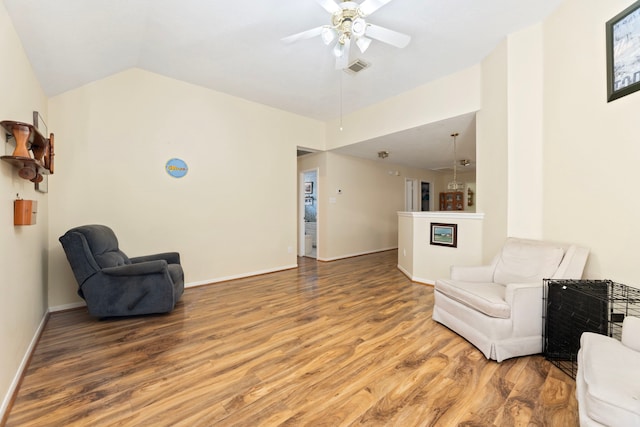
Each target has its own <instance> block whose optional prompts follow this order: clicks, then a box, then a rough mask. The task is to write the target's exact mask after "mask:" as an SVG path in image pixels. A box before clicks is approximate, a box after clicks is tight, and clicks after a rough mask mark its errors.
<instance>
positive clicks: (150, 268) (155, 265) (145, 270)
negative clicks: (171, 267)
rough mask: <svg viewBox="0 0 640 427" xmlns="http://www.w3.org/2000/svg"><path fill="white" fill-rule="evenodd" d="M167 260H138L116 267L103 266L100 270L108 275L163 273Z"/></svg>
mask: <svg viewBox="0 0 640 427" xmlns="http://www.w3.org/2000/svg"><path fill="white" fill-rule="evenodd" d="M167 266H168V264H167V261H165V260H155V261H146V262H139V263H137V264H127V265H120V266H118V267H107V268H103V269H102V272H103V273H104V274H107V275H109V276H136V275H140V274H153V273H163V272H164V271H166V270H167Z"/></svg>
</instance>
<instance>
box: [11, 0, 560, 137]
mask: <svg viewBox="0 0 640 427" xmlns="http://www.w3.org/2000/svg"><path fill="white" fill-rule="evenodd" d="M3 1H4V4H5V6H6V8H7V10H8V12H9V14H10V16H11V19H12V21H13V23H14V25H15V28H16V30H17V32H18V35H19V36H20V39H21V40H22V43H23V45H24V48H25V50H26V52H27V55H28V57H29V59H30V61H31V63H32V65H33V68H34V70H35V73H36V75H37V77H38V79H39V81H40V82H41V84H42V87H43V89H44V91H45V93H46V94H47V95H49V96H53V95H57V94H60V93H62V92H65V91H68V90H70V89H74V88H77V87H79V86H82V85H84V84H87V83H90V82H92V81H95V80H99V79H101V78H104V77H107V76H109V75H111V74H114V73H117V72H120V71H123V70H126V69H129V68H132V67H138V68H141V69H145V70H148V71H151V72H154V73H158V74H161V75H165V76H168V77H172V78H176V79H179V80H183V81H186V82H190V83H193V84H197V85H201V86H204V87H207V88H210V89H213V90H216V91H220V92H224V93H227V94H231V95H235V96H239V97H242V98H245V99H248V100H252V101H255V102H259V103H262V104H265V105H269V106H273V107H276V108H279V109H282V110H286V111H290V112H294V113H296V114H300V115H303V116H307V117H311V118H315V119H318V120H330V119H335V118H337V117H338V116H339V114H340V112H341V111H342V114H345V115H346V114H348V113H349V112H352V111H355V110H357V109H360V108H362V107H365V106H368V105H371V104H374V103H376V102H379V101H381V100H383V99H386V98H389V97H391V96H394V95H397V94H399V93H402V92H405V91H408V90H411V89H413V88H415V87H418V86H420V85H423V84H425V83H428V82H429V81H432V80H434V79H437V78H440V77H443V76H445V75H448V74H451V73H453V72H456V71H459V70H462V69H464V68H467V67H469V66H471V65H474V64H477V63H478V62H480V61H481V60H482V59H483V58H484V57H485V56H486V55H487V54H488V53H489V52H491V51H492V50H493V49H494V48H495V47H496V46H497V44H498V43H499V42H500V41H501V40H503V39H504V38H505V36H506V35H507V34H509V33H512V32H514V31H517V30H519V29H521V28H525V27H527V26H529V25H532V24H534V23H537V22H540V21H542V20H543V19H544V18H545V17H546V16H547V15H548V14H549V13H550V12H551V11H553V10H554V9H555V8H556V7H557V6H558V5H559V4H560V3H561V2H562V0H446V1H443V0H394V1H391V2H390V3H388V4H386V5H385V6H383V7H381V8H380V9H378V10H377V11H376V12H374V13H373V14H372V15H371V16H370V17H368V18H367V21H368V22H370V23H374V24H377V25H380V26H384V27H386V28H389V29H393V30H396V31H400V32H403V33H406V34H409V35H410V36H411V42H410V43H409V45H408V46H407V47H406V48H404V49H399V48H396V47H393V46H390V45H387V44H385V43H382V42H380V41H377V40H374V41H373V42H372V44H371V46H370V47H369V49H368V50H367V51H366V52H365V53H364V54H358V55H357V56H356V57H357V58H359V59H362V60H364V61H366V62H368V63H370V64H371V67H370V68H368V69H366V70H364V71H362V72H360V73H358V74H356V75H349V74H347V73H345V72H343V71H338V70H336V69H335V59H334V57H333V56H332V54H331V48H330V47H328V46H325V45H324V44H323V43H322V40H321V38H320V37H315V38H311V39H307V40H303V41H299V42H297V43H294V44H290V45H288V44H285V43H283V42H282V41H281V39H282V38H283V37H286V36H288V35H291V34H294V33H298V32H301V31H304V30H307V29H310V28H314V27H318V26H321V25H325V24H328V23H329V21H330V16H329V14H328V12H327V11H326V10H324V9H323V8H322V7H321V6H320V5H319V4H318V2H317V1H315V0H260V1H252V2H242V1H228V0H227V1H222V0H55V1H51V0H3ZM358 2H359V3H361V1H360V0H358ZM354 50H355V49H354ZM341 91H342V96H341ZM341 99H342V101H341ZM341 104H342V107H341ZM444 137H445V139H448V135H444Z"/></svg>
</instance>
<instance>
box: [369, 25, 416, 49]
mask: <svg viewBox="0 0 640 427" xmlns="http://www.w3.org/2000/svg"><path fill="white" fill-rule="evenodd" d="M365 34H366V35H367V36H369V37H371V38H372V39H376V40H379V41H381V42H384V43H387V44H390V45H391V46H395V47H399V48H403V47H406V46H407V45H408V44H409V42H410V41H411V36H408V35H407V34H403V33H399V32H397V31H393V30H390V29H388V28H384V27H381V26H379V25H374V24H367V31H366V32H365Z"/></svg>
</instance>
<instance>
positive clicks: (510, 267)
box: [493, 239, 564, 284]
mask: <svg viewBox="0 0 640 427" xmlns="http://www.w3.org/2000/svg"><path fill="white" fill-rule="evenodd" d="M563 255H564V249H563V248H562V247H561V246H559V245H553V244H550V243H538V242H531V241H524V240H519V239H510V240H508V241H507V242H506V244H505V245H504V247H503V248H502V251H501V252H500V256H499V258H498V263H497V265H496V270H495V272H494V276H493V281H494V282H496V283H502V284H507V283H527V282H537V281H542V279H546V278H550V277H552V276H553V274H554V273H555V272H556V270H557V269H558V266H559V265H560V262H561V261H562V256H563Z"/></svg>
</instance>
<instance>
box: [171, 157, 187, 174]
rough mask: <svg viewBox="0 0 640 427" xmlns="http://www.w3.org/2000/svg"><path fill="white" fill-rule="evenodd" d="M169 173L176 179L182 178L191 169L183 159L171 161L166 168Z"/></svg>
mask: <svg viewBox="0 0 640 427" xmlns="http://www.w3.org/2000/svg"><path fill="white" fill-rule="evenodd" d="M165 169H166V170H167V173H168V174H169V175H171V176H172V177H174V178H182V177H183V176H185V175H186V174H187V172H188V171H189V167H188V166H187V164H186V163H185V161H184V160H182V159H176V158H174V159H169V160H168V161H167V164H166V166H165Z"/></svg>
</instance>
